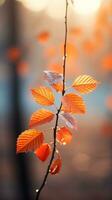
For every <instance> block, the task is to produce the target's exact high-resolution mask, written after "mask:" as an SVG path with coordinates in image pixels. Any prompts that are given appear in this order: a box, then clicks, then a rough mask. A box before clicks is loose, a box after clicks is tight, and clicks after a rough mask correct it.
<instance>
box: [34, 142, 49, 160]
mask: <svg viewBox="0 0 112 200" xmlns="http://www.w3.org/2000/svg"><path fill="white" fill-rule="evenodd" d="M50 153H51V147H50V145H49V144H47V143H44V144H42V145H41V146H40V147H39V148H37V149H36V151H35V155H36V156H37V157H38V158H39V159H40V160H41V161H45V160H47V158H48V156H49V154H50Z"/></svg>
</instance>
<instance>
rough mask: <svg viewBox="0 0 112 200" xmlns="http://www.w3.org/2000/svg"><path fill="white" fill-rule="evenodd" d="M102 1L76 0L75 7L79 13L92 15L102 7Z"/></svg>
mask: <svg viewBox="0 0 112 200" xmlns="http://www.w3.org/2000/svg"><path fill="white" fill-rule="evenodd" d="M101 1H102V0H75V1H74V9H75V11H76V12H77V13H78V14H82V15H91V14H94V13H95V12H96V11H97V10H98V9H99V8H100V5H101Z"/></svg>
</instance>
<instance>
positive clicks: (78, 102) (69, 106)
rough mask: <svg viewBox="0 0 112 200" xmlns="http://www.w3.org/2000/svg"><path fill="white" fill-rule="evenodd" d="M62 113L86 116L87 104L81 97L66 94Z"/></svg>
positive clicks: (63, 99)
mask: <svg viewBox="0 0 112 200" xmlns="http://www.w3.org/2000/svg"><path fill="white" fill-rule="evenodd" d="M62 103H63V106H62V111H64V112H69V113H76V114H84V113H85V112H86V108H85V104H84V101H83V99H82V97H81V96H79V95H76V94H74V93H69V94H66V95H65V96H64V97H63V98H62Z"/></svg>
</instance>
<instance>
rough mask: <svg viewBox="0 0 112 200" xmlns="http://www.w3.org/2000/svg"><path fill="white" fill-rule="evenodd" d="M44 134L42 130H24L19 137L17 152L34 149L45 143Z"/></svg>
mask: <svg viewBox="0 0 112 200" xmlns="http://www.w3.org/2000/svg"><path fill="white" fill-rule="evenodd" d="M43 140H44V136H43V133H42V132H41V131H37V130H35V129H29V130H26V131H24V132H22V133H21V134H20V135H19V137H18V139H17V149H16V152H17V153H22V152H28V151H34V150H35V149H36V148H38V147H40V145H41V144H42V143H43Z"/></svg>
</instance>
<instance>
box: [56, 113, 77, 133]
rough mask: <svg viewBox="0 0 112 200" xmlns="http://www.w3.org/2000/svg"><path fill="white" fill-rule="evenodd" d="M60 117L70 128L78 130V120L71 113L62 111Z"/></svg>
mask: <svg viewBox="0 0 112 200" xmlns="http://www.w3.org/2000/svg"><path fill="white" fill-rule="evenodd" d="M60 117H61V119H62V120H64V121H65V123H66V125H67V126H68V127H69V128H71V129H74V130H77V121H76V119H75V118H74V117H73V116H72V115H71V114H70V113H64V112H61V113H60Z"/></svg>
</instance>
